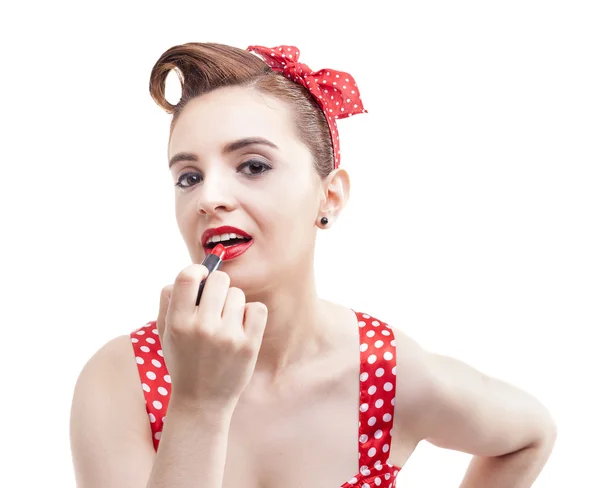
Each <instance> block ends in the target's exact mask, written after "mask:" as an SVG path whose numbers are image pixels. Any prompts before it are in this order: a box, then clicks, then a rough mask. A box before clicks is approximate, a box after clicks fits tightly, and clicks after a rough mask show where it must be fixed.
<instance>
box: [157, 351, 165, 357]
mask: <svg viewBox="0 0 600 488" xmlns="http://www.w3.org/2000/svg"><path fill="white" fill-rule="evenodd" d="M156 354H158V355H159V356H160V357H161V358H164V357H165V356H164V354H163V352H162V349H159V350H158V351H156Z"/></svg>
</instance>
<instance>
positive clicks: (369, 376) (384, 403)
mask: <svg viewBox="0 0 600 488" xmlns="http://www.w3.org/2000/svg"><path fill="white" fill-rule="evenodd" d="M355 313H356V316H357V319H358V327H359V337H360V407H359V423H358V425H359V438H358V451H359V456H358V458H359V470H360V473H361V474H363V475H367V476H368V474H369V471H370V470H371V469H372V468H373V467H374V468H375V469H379V470H380V469H381V467H382V466H383V465H385V464H387V462H388V459H389V455H390V447H391V444H392V427H393V425H394V406H395V404H396V400H395V396H396V341H395V340H394V332H393V331H392V329H391V327H390V326H389V325H388V324H386V323H385V322H382V321H381V320H377V319H376V318H374V317H371V316H370V315H367V314H363V313H358V312H355Z"/></svg>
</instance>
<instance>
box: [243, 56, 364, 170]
mask: <svg viewBox="0 0 600 488" xmlns="http://www.w3.org/2000/svg"><path fill="white" fill-rule="evenodd" d="M247 50H248V51H250V52H255V53H257V54H259V55H260V56H261V57H262V58H263V59H264V60H265V62H266V63H267V64H268V65H269V66H270V67H271V68H272V69H273V70H275V71H280V72H281V73H283V74H284V75H285V76H287V77H288V78H289V79H291V80H292V81H295V82H296V83H299V84H300V85H302V86H304V87H305V88H306V89H307V90H308V91H309V92H310V93H311V95H312V96H313V97H314V98H315V99H316V101H317V103H318V104H319V106H320V107H321V110H323V113H324V114H325V118H326V120H327V124H328V125H329V132H330V134H331V141H332V143H333V155H334V169H335V168H337V167H338V166H339V165H340V143H339V135H338V130H337V125H336V122H335V120H336V119H343V118H345V117H350V116H352V115H354V114H360V113H364V112H366V110H365V109H364V108H363V104H362V101H361V99H360V93H359V91H358V87H357V86H356V82H355V81H354V78H353V77H352V76H351V75H350V74H348V73H345V72H344V71H336V70H333V69H321V70H319V71H312V70H311V69H310V68H309V67H308V66H306V65H305V64H304V63H300V62H298V56H299V55H300V51H299V50H298V48H297V47H296V46H276V47H273V48H268V47H263V46H249V47H248V48H247Z"/></svg>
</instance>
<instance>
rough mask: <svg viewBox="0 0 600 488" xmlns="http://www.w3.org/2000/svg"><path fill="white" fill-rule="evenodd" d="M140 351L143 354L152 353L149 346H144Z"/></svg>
mask: <svg viewBox="0 0 600 488" xmlns="http://www.w3.org/2000/svg"><path fill="white" fill-rule="evenodd" d="M140 351H142V352H150V348H149V347H148V346H142V347H140Z"/></svg>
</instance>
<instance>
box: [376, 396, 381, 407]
mask: <svg viewBox="0 0 600 488" xmlns="http://www.w3.org/2000/svg"><path fill="white" fill-rule="evenodd" d="M375 407H376V408H381V407H383V400H382V399H381V398H380V399H379V400H377V401H376V402H375Z"/></svg>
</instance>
